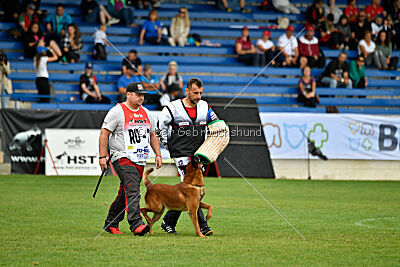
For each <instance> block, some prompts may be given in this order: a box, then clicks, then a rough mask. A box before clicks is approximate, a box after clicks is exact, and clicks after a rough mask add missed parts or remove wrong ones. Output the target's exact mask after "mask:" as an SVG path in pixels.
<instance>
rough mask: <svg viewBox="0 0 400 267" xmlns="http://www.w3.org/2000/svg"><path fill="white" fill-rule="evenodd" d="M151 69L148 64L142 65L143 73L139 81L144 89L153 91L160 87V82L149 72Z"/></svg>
mask: <svg viewBox="0 0 400 267" xmlns="http://www.w3.org/2000/svg"><path fill="white" fill-rule="evenodd" d="M151 72H152V69H151V65H150V64H146V65H144V69H143V75H142V76H140V81H141V82H142V85H143V87H144V89H145V90H148V91H154V90H157V91H158V90H159V89H160V83H159V81H158V77H157V76H155V75H152V74H151Z"/></svg>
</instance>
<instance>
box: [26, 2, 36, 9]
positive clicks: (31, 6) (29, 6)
mask: <svg viewBox="0 0 400 267" xmlns="http://www.w3.org/2000/svg"><path fill="white" fill-rule="evenodd" d="M26 7H27V8H29V9H32V10H35V8H36V6H35V4H32V3H30V4H29V5H27V6H26Z"/></svg>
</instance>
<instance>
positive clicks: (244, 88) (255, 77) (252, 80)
mask: <svg viewBox="0 0 400 267" xmlns="http://www.w3.org/2000/svg"><path fill="white" fill-rule="evenodd" d="M304 29H305V28H303V29H302V30H301V31H300V32H299V33H298V34H297V35H296V37H295V38H292V39H291V40H290V41H289V42H288V43H287V44H286V45H285V46H284V47H283V49H282V50H281V51H280V52H279V53H278V54H277V55H276V56H275V57H274V58H273V59H271V61H270V62H269V63H268V64H267V65H265V66H264V68H262V70H261V71H260V72H259V73H258V74H257V75H256V76H254V77H253V79H251V81H250V82H249V83H248V84H247V85H246V86H245V87H243V89H242V90H241V91H240V92H239V93H238V94H237V95H235V97H234V98H232V100H231V101H229V103H228V104H227V105H226V106H225V107H224V109H226V108H227V107H229V105H230V104H231V103H232V102H233V101H234V100H235V99H236V98H237V97H239V96H240V95H241V94H242V92H243V91H244V90H246V88H247V87H249V85H250V84H251V83H252V82H254V80H255V79H257V78H258V76H260V74H261V73H263V72H264V70H265V69H266V68H268V66H269V65H271V62H272V61H274V60H275V59H276V58H277V57H278V56H279V55H280V54H281V53H282V52H283V50H285V48H286V46H288V45H289V44H290V43H291V42H292V41H293V40H295V39H297V37H298V36H299V35H300V34H301V33H302V32H303V31H304Z"/></svg>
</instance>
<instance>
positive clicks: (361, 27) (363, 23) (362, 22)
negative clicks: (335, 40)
mask: <svg viewBox="0 0 400 267" xmlns="http://www.w3.org/2000/svg"><path fill="white" fill-rule="evenodd" d="M350 28H351V38H352V39H351V40H350V49H352V50H357V46H358V42H360V41H361V40H362V39H364V33H365V31H367V30H368V31H371V24H370V23H369V22H368V21H367V15H366V14H365V11H364V10H363V11H361V12H360V13H359V14H358V18H357V22H354V23H351V24H350Z"/></svg>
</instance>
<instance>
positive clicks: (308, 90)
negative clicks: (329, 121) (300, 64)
mask: <svg viewBox="0 0 400 267" xmlns="http://www.w3.org/2000/svg"><path fill="white" fill-rule="evenodd" d="M302 73H303V77H301V78H300V80H299V95H298V96H297V102H301V103H304V106H306V107H316V104H317V100H316V99H317V97H316V95H315V89H316V88H317V82H316V80H315V78H314V77H311V68H310V67H308V66H306V67H304V69H302Z"/></svg>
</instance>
